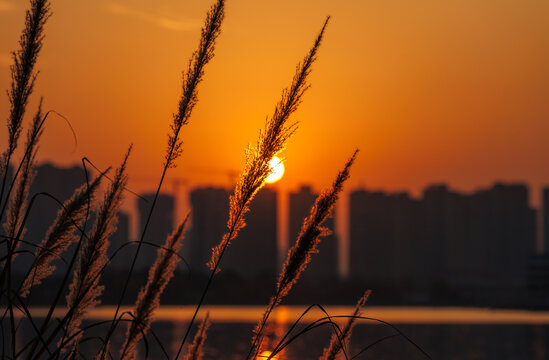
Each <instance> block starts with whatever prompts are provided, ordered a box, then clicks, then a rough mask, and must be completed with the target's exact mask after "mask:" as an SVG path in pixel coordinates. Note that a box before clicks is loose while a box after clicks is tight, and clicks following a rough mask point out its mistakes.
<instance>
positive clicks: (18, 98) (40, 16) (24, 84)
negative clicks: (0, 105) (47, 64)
mask: <svg viewBox="0 0 549 360" xmlns="http://www.w3.org/2000/svg"><path fill="white" fill-rule="evenodd" d="M49 15H50V5H49V3H48V1H47V0H31V8H30V10H27V12H26V15H25V29H24V30H23V33H22V34H21V38H20V39H19V45H20V46H21V48H20V49H19V50H17V51H15V52H13V53H12V56H13V65H12V66H11V67H10V70H11V86H10V89H9V90H8V97H9V101H10V115H9V119H8V136H9V138H8V139H9V141H8V149H7V150H6V153H5V154H4V156H5V158H6V159H9V158H10V157H11V155H12V154H13V152H14V151H15V149H16V147H17V142H18V139H19V135H20V133H21V128H22V122H23V116H24V115H25V109H26V106H27V102H28V99H29V96H30V94H31V93H32V90H33V87H34V82H35V80H36V76H37V73H35V72H34V65H35V64H36V60H37V59H38V54H39V53H40V49H41V48H42V41H43V40H44V25H45V23H46V21H47V19H48V17H49ZM4 165H5V166H8V165H9V163H4Z"/></svg>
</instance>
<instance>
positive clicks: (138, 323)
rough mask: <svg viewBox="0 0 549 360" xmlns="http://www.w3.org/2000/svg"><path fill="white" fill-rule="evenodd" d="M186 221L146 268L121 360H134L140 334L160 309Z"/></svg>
mask: <svg viewBox="0 0 549 360" xmlns="http://www.w3.org/2000/svg"><path fill="white" fill-rule="evenodd" d="M188 219H189V215H187V216H186V217H185V219H184V220H183V221H182V222H181V224H180V225H179V226H178V227H177V229H175V230H174V232H173V233H172V234H171V235H170V236H168V238H167V239H166V243H165V244H164V246H163V248H159V249H158V252H157V255H156V260H155V262H154V264H153V265H152V266H151V268H150V269H149V278H148V280H147V283H146V285H145V286H144V287H143V288H141V290H140V291H139V296H138V297H137V301H136V303H135V309H134V310H133V314H134V321H132V322H131V323H130V325H129V326H128V331H127V332H126V340H125V341H124V345H123V346H122V350H121V353H120V359H124V360H130V359H131V360H133V359H135V358H136V357H137V343H138V342H139V340H140V339H141V337H142V335H143V334H145V333H147V330H148V329H149V326H150V324H151V322H152V320H153V317H154V312H155V311H156V309H157V308H158V307H159V306H160V295H162V292H164V289H165V288H166V286H167V285H168V282H169V281H170V280H171V278H172V277H173V275H174V271H175V267H176V265H177V263H178V261H179V257H178V256H177V253H178V252H179V249H180V248H181V244H182V240H183V235H184V233H185V229H186V226H187V222H188Z"/></svg>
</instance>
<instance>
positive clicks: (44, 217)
mask: <svg viewBox="0 0 549 360" xmlns="http://www.w3.org/2000/svg"><path fill="white" fill-rule="evenodd" d="M85 181H86V177H85V174H84V169H83V168H82V167H80V166H73V167H68V168H61V167H57V166H55V165H52V164H47V163H46V164H42V165H39V166H37V167H36V176H35V177H34V181H33V182H32V184H31V186H30V190H29V200H30V198H31V197H32V196H34V195H35V194H38V193H47V194H49V195H51V196H53V197H54V198H55V199H56V200H57V201H59V202H60V203H64V202H65V201H66V200H68V199H69V198H70V197H71V196H72V195H73V193H74V191H75V190H76V189H77V188H79V187H80V186H82V185H83V184H84V183H85ZM60 209H61V206H60V205H59V204H58V203H57V202H56V201H54V200H53V199H51V198H48V197H46V196H38V197H37V198H36V200H35V201H34V203H33V206H32V209H31V211H30V213H29V217H28V219H27V222H26V232H25V234H24V235H23V239H24V240H25V241H26V242H30V243H32V244H39V243H40V242H41V241H42V240H43V239H44V238H45V236H46V232H47V230H48V229H49V228H50V226H52V224H53V222H54V221H55V218H56V217H57V214H58V212H59V211H61V210H60ZM90 228H91V218H90V221H89V222H88V226H87V229H90ZM20 250H22V251H30V252H32V253H34V251H35V250H36V249H35V248H34V247H32V246H29V245H27V244H21V246H20ZM32 261H33V258H32V256H31V255H30V254H25V253H23V254H22V255H21V256H18V257H17V259H16V260H15V261H14V266H13V269H14V272H16V273H18V274H25V273H26V272H27V271H28V269H29V268H30V266H31V264H32ZM55 265H56V272H55V274H59V273H60V272H62V271H64V269H65V265H64V264H63V263H62V262H61V261H56V262H55Z"/></svg>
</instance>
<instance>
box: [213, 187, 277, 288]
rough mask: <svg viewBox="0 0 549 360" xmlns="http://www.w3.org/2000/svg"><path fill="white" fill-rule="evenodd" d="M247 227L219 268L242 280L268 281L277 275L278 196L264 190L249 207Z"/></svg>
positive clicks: (246, 219)
mask: <svg viewBox="0 0 549 360" xmlns="http://www.w3.org/2000/svg"><path fill="white" fill-rule="evenodd" d="M245 221H246V226H245V227H244V228H243V229H241V230H240V232H239V234H238V236H237V238H236V239H235V240H234V241H233V242H232V243H231V245H230V247H229V248H228V249H227V252H226V253H225V255H224V259H223V262H222V263H221V267H222V268H223V269H224V270H225V271H227V272H229V271H230V272H232V273H234V274H236V275H237V276H238V277H240V278H242V279H247V280H252V279H264V280H267V279H270V280H273V279H274V278H275V276H277V275H278V271H277V270H278V266H277V264H278V262H277V261H278V242H277V234H278V230H277V193H276V191H274V190H272V189H270V188H269V187H263V188H262V189H260V190H259V191H258V192H257V194H256V195H255V197H254V199H253V200H252V201H251V203H250V211H249V212H248V213H246V215H245Z"/></svg>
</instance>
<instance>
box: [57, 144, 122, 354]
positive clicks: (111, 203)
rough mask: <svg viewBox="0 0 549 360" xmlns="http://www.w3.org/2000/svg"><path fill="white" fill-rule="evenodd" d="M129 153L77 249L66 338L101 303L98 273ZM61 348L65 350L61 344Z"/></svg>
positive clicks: (120, 193) (110, 229)
mask: <svg viewBox="0 0 549 360" xmlns="http://www.w3.org/2000/svg"><path fill="white" fill-rule="evenodd" d="M130 151H131V147H130V149H129V150H128V152H127V153H126V155H125V157H124V160H123V161H122V165H120V167H119V168H118V169H117V170H116V174H115V176H114V179H113V181H112V183H111V184H110V186H109V188H108V189H107V191H106V193H105V196H104V198H103V201H102V203H101V205H100V206H99V209H98V211H97V213H96V216H97V219H96V221H95V224H94V227H93V229H92V231H91V234H90V236H89V238H88V239H87V240H86V241H85V242H84V244H83V246H82V248H81V249H80V257H79V259H78V260H79V261H78V264H77V267H76V269H75V270H74V277H73V280H72V283H71V284H70V286H69V293H68V295H67V298H66V299H67V306H68V308H69V309H70V311H71V314H70V315H69V317H68V319H67V323H66V333H67V336H69V337H70V336H72V335H73V334H75V333H76V332H77V331H78V329H79V326H80V324H81V322H82V320H83V318H84V316H85V314H86V313H87V312H88V311H89V310H91V309H92V308H93V307H94V306H96V305H97V304H99V302H100V300H99V299H98V297H99V296H100V295H101V293H102V292H103V286H100V285H99V278H100V275H101V274H100V272H101V271H102V269H103V268H104V266H105V264H106V263H107V247H108V238H109V237H110V236H111V235H112V234H113V233H114V231H115V230H116V221H117V218H116V211H117V210H118V209H119V207H120V205H121V202H122V192H123V190H124V188H125V187H126V183H127V180H128V178H127V175H126V163H127V160H128V156H129V154H130ZM77 339H78V337H73V341H74V340H77ZM62 341H63V340H62ZM60 345H61V346H64V344H62V343H61V344H60Z"/></svg>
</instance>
